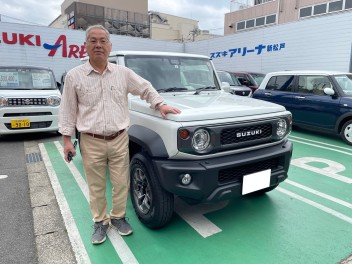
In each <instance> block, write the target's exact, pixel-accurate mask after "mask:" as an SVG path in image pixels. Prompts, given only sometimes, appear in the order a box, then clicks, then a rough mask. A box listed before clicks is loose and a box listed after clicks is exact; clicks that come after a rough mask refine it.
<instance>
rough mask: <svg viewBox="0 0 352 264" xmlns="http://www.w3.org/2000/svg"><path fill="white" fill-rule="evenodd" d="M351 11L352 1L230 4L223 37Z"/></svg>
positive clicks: (275, 0)
mask: <svg viewBox="0 0 352 264" xmlns="http://www.w3.org/2000/svg"><path fill="white" fill-rule="evenodd" d="M351 9H352V0H330V1H328V0H232V1H231V12H230V13H227V14H225V19H224V34H225V35H229V34H234V33H237V32H241V31H248V30H253V29H256V28H260V27H265V26H271V25H279V24H284V23H288V22H294V21H299V20H304V19H309V18H311V17H317V16H324V15H329V14H333V13H336V12H345V11H349V10H351Z"/></svg>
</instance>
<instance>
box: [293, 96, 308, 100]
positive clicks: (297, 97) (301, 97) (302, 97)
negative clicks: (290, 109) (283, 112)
mask: <svg viewBox="0 0 352 264" xmlns="http://www.w3.org/2000/svg"><path fill="white" fill-rule="evenodd" d="M295 98H296V99H298V100H303V99H306V98H305V97H304V96H295Z"/></svg>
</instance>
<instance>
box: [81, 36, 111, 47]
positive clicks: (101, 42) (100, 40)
mask: <svg viewBox="0 0 352 264" xmlns="http://www.w3.org/2000/svg"><path fill="white" fill-rule="evenodd" d="M87 42H88V43H89V44H92V45H97V44H98V43H100V45H102V46H104V45H107V44H108V43H109V42H110V41H109V40H108V39H106V38H101V39H95V38H91V39H87Z"/></svg>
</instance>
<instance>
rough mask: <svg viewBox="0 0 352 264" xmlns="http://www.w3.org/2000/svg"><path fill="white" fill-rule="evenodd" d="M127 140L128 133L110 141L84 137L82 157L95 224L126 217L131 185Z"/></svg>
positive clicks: (82, 140) (81, 144) (84, 135)
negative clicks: (109, 200) (109, 198)
mask: <svg viewBox="0 0 352 264" xmlns="http://www.w3.org/2000/svg"><path fill="white" fill-rule="evenodd" d="M128 140H129V139H128V133H127V131H124V132H123V133H122V134H121V135H119V136H118V137H117V138H115V139H113V140H109V141H107V140H103V139H97V138H93V137H92V136H89V135H86V134H84V133H82V134H81V141H80V147H81V154H82V160H83V166H84V170H85V174H86V178H87V183H88V188H89V203H90V210H91V213H92V216H93V221H94V222H100V221H103V223H104V224H106V223H108V222H109V221H110V218H117V219H118V218H122V217H125V214H126V203H127V197H128V190H129V184H130V178H129V151H128ZM107 169H109V171H110V182H111V185H112V209H111V211H110V215H109V214H108V212H107V207H108V205H107V201H106V175H107Z"/></svg>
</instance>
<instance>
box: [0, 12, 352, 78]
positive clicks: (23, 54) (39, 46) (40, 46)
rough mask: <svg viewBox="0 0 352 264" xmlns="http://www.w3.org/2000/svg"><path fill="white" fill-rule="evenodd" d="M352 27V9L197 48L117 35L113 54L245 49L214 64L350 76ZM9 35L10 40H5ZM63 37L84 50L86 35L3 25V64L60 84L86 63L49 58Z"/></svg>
mask: <svg viewBox="0 0 352 264" xmlns="http://www.w3.org/2000/svg"><path fill="white" fill-rule="evenodd" d="M351 25H352V10H351V12H344V13H336V14H330V15H326V16H321V17H319V18H318V17H317V18H310V19H305V20H302V21H299V22H293V23H288V24H282V25H278V26H272V27H264V28H262V29H257V30H252V31H248V32H242V33H237V34H234V35H228V36H224V37H219V38H213V39H209V40H203V41H196V42H192V43H183V44H181V43H176V42H170V41H161V40H160V41H159V40H150V39H143V38H135V37H126V36H118V35H111V42H112V45H113V50H150V51H173V52H187V53H196V54H202V55H207V56H211V55H212V54H216V52H219V54H221V53H222V52H224V51H227V52H229V50H230V49H236V48H237V49H239V48H241V53H236V54H234V56H233V57H232V58H230V55H229V54H228V55H227V56H225V57H224V56H220V58H214V59H213V62H214V64H215V66H216V68H217V69H224V70H245V71H258V72H263V73H267V72H271V71H276V70H289V69H290V70H299V69H307V70H336V71H349V70H350V67H351V65H350V64H351V44H352V26H351ZM12 34H15V36H16V37H17V41H14V42H15V43H14V44H9V43H6V42H9V41H11V40H13V39H12ZM21 34H22V45H21V44H20V35H21ZM5 35H7V36H8V40H9V41H5ZM23 36H24V37H26V38H23ZM59 37H65V38H66V42H67V47H66V50H67V49H69V47H70V46H71V47H72V46H75V47H77V48H78V47H80V46H81V45H83V42H84V40H85V32H84V31H77V30H70V29H57V28H49V27H43V26H32V25H24V24H15V23H7V22H0V64H1V65H15V64H22V65H36V66H44V67H49V68H52V69H53V70H54V72H55V76H56V78H57V80H58V81H60V79H61V75H62V73H64V72H65V71H68V70H70V69H71V68H73V67H75V66H77V65H79V64H80V59H79V58H74V57H72V56H71V58H69V57H64V56H63V50H64V49H63V48H62V47H59V48H58V49H57V51H56V53H55V55H54V56H48V55H49V53H50V50H48V49H45V48H44V43H47V44H50V45H53V44H55V43H56V42H57V40H58V38H59ZM36 38H39V39H40V43H37V42H36ZM60 43H61V44H63V42H60ZM280 43H284V44H285V47H284V48H282V49H281V50H278V51H271V52H268V51H267V49H266V48H267V46H268V45H272V44H280ZM258 45H265V46H266V47H265V49H263V50H262V53H261V54H257V51H256V50H255V51H254V52H251V53H247V54H245V55H244V56H243V50H244V48H247V49H248V50H250V49H254V48H255V47H256V46H258ZM67 55H68V54H67Z"/></svg>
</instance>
